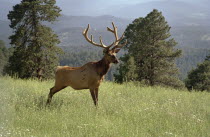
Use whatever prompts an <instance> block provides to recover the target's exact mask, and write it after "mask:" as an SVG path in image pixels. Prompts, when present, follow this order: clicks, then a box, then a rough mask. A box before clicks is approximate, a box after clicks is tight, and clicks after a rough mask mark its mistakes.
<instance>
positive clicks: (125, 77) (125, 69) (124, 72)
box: [114, 54, 138, 83]
mask: <svg viewBox="0 0 210 137" xmlns="http://www.w3.org/2000/svg"><path fill="white" fill-rule="evenodd" d="M120 60H121V61H123V62H124V63H121V64H120V66H119V68H118V69H117V71H118V74H114V77H115V81H116V82H117V83H123V82H124V81H126V82H129V81H136V80H137V77H138V75H137V73H136V71H137V70H136V69H137V68H136V65H135V60H134V57H132V56H129V55H128V54H126V55H124V56H123V57H121V58H120Z"/></svg>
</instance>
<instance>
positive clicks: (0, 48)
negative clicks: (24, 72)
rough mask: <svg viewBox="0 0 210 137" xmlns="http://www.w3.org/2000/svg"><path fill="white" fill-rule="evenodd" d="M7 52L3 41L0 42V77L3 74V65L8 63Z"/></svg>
mask: <svg viewBox="0 0 210 137" xmlns="http://www.w3.org/2000/svg"><path fill="white" fill-rule="evenodd" d="M8 58H9V50H8V49H7V48H6V46H5V43H4V41H2V40H0V76H1V75H2V74H3V70H4V67H5V65H6V64H7V62H8Z"/></svg>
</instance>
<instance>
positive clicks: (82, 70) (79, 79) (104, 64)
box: [47, 22, 127, 105]
mask: <svg viewBox="0 0 210 137" xmlns="http://www.w3.org/2000/svg"><path fill="white" fill-rule="evenodd" d="M112 25H113V29H110V28H109V27H107V30H108V31H110V32H112V33H113V34H114V36H115V41H114V42H113V43H112V44H111V45H109V46H106V45H104V44H103V42H102V38H101V37H100V43H96V42H94V41H93V36H92V35H91V38H89V37H88V30H89V27H90V25H89V24H88V27H87V29H85V30H84V32H83V35H84V37H85V39H86V40H87V41H88V42H89V43H91V44H93V45H95V46H98V47H101V48H104V50H103V52H104V57H103V58H102V59H101V60H100V61H98V62H89V63H87V64H85V65H83V66H81V67H70V66H58V67H57V70H56V73H55V85H54V87H52V88H51V89H50V93H49V95H48V100H47V104H50V102H51V100H52V97H53V95H54V94H55V93H57V92H58V91H60V90H62V89H64V88H66V87H68V86H70V87H72V88H73V89H75V90H82V89H89V90H90V94H91V96H92V99H93V102H94V104H95V105H97V104H98V90H99V86H100V83H101V82H102V80H103V77H104V75H105V74H106V73H107V72H108V70H109V68H110V66H111V63H115V64H116V63H118V62H119V61H118V59H117V58H116V53H118V52H119V50H120V49H121V48H122V47H123V46H124V45H126V43H127V41H126V42H125V43H124V44H119V42H120V41H121V40H122V39H123V35H122V37H120V38H118V34H117V27H115V25H114V23H113V22H112ZM111 47H112V48H111Z"/></svg>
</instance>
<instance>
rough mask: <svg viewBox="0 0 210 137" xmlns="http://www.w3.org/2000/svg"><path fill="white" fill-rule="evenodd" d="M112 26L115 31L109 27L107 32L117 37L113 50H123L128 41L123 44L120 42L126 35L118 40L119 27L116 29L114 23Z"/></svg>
mask: <svg viewBox="0 0 210 137" xmlns="http://www.w3.org/2000/svg"><path fill="white" fill-rule="evenodd" d="M112 26H113V29H110V28H109V27H107V30H108V31H110V32H112V33H114V36H115V42H114V44H113V45H115V46H114V47H113V48H112V49H116V48H122V47H123V46H125V45H126V44H127V40H126V41H125V42H124V43H123V44H119V42H120V41H121V40H122V39H123V38H124V33H123V35H122V36H121V37H120V38H118V34H117V27H115V25H114V22H112Z"/></svg>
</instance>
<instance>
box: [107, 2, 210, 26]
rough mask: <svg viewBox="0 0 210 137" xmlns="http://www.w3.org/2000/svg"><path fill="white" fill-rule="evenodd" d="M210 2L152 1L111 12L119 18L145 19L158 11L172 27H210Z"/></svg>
mask: <svg viewBox="0 0 210 137" xmlns="http://www.w3.org/2000/svg"><path fill="white" fill-rule="evenodd" d="M209 5H210V1H207V0H206V1H201V2H200V1H199V2H192V3H190V2H182V1H176V0H167V1H152V2H147V3H140V4H135V5H129V6H125V7H123V8H116V9H115V10H113V9H112V10H110V13H109V14H110V15H114V16H117V17H123V18H125V17H132V18H137V17H145V16H146V15H147V14H148V13H149V12H151V11H152V10H153V9H158V10H159V11H161V12H162V13H163V15H164V16H165V17H166V20H167V21H168V22H169V24H170V25H171V26H183V25H194V26H195V25H205V26H210V8H209Z"/></svg>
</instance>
